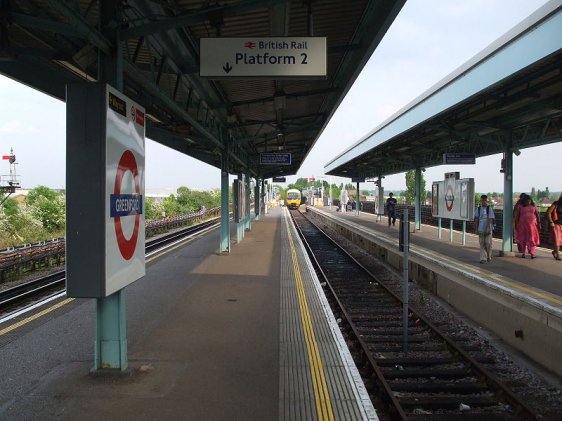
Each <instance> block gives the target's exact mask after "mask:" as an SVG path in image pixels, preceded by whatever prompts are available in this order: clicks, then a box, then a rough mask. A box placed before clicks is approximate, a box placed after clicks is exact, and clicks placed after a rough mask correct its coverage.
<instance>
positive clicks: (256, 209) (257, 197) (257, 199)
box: [254, 179, 261, 221]
mask: <svg viewBox="0 0 562 421" xmlns="http://www.w3.org/2000/svg"><path fill="white" fill-rule="evenodd" d="M260 199H261V198H260V182H259V180H257V179H256V187H255V188H254V212H255V213H256V221H259V220H260V214H261V206H260V204H261V200H260Z"/></svg>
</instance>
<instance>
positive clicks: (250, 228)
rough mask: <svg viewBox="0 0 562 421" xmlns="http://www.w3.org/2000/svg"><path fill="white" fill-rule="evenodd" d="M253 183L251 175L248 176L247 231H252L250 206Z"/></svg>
mask: <svg viewBox="0 0 562 421" xmlns="http://www.w3.org/2000/svg"><path fill="white" fill-rule="evenodd" d="M250 189H251V183H250V174H246V189H245V190H246V198H245V199H246V229H247V230H250V231H251V230H252V209H251V205H250V200H251V191H250Z"/></svg>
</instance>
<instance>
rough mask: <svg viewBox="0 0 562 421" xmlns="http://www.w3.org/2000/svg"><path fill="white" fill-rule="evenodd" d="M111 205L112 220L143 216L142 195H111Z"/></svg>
mask: <svg viewBox="0 0 562 421" xmlns="http://www.w3.org/2000/svg"><path fill="white" fill-rule="evenodd" d="M109 203H110V205H109V206H110V208H109V215H110V216H111V217H112V218H116V217H121V216H129V215H141V214H142V195H140V194H111V195H110V196H109Z"/></svg>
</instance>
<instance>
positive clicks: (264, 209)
mask: <svg viewBox="0 0 562 421" xmlns="http://www.w3.org/2000/svg"><path fill="white" fill-rule="evenodd" d="M261 197H262V202H263V204H262V206H263V214H264V215H266V214H267V192H266V191H265V180H264V179H262V180H261Z"/></svg>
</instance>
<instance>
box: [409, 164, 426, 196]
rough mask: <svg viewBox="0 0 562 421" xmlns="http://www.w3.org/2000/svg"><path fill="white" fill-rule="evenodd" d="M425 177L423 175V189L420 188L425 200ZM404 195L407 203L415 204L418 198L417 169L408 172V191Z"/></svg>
mask: <svg viewBox="0 0 562 421" xmlns="http://www.w3.org/2000/svg"><path fill="white" fill-rule="evenodd" d="M425 191H426V190H425V177H424V176H423V173H422V176H421V189H420V194H421V200H422V201H423V200H424V199H425V197H424V196H425V195H424V193H423V192H425ZM404 197H405V198H406V203H408V204H413V203H414V202H415V199H416V171H415V170H410V171H408V172H407V173H406V191H405V192H404Z"/></svg>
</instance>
